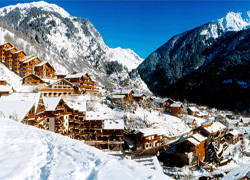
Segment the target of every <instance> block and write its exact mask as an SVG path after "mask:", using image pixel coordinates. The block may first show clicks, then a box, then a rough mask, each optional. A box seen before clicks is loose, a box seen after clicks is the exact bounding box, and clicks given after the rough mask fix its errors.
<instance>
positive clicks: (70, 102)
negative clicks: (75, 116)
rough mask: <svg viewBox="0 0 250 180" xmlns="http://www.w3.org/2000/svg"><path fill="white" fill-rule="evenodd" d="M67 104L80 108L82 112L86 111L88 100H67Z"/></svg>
mask: <svg viewBox="0 0 250 180" xmlns="http://www.w3.org/2000/svg"><path fill="white" fill-rule="evenodd" d="M66 103H67V105H68V106H69V107H70V108H72V109H74V110H78V111H80V112H83V111H86V101H84V102H83V101H82V102H72V101H66Z"/></svg>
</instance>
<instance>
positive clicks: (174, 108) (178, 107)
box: [168, 102, 183, 115]
mask: <svg viewBox="0 0 250 180" xmlns="http://www.w3.org/2000/svg"><path fill="white" fill-rule="evenodd" d="M168 111H170V113H171V114H172V115H179V114H183V105H182V103H181V102H175V103H173V104H171V105H170V107H169V108H168Z"/></svg>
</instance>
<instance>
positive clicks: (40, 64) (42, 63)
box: [35, 61, 48, 67]
mask: <svg viewBox="0 0 250 180" xmlns="http://www.w3.org/2000/svg"><path fill="white" fill-rule="evenodd" d="M46 63H48V61H44V62H41V63H39V64H37V65H35V67H39V66H42V65H44V64H46Z"/></svg>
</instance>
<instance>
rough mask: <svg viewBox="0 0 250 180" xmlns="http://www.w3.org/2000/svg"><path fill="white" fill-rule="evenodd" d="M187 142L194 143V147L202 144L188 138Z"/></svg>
mask: <svg viewBox="0 0 250 180" xmlns="http://www.w3.org/2000/svg"><path fill="white" fill-rule="evenodd" d="M186 141H189V142H190V143H192V144H193V145H195V146H197V145H199V144H200V142H199V141H197V140H195V139H194V138H192V137H190V138H187V139H186Z"/></svg>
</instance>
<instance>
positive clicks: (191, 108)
mask: <svg viewBox="0 0 250 180" xmlns="http://www.w3.org/2000/svg"><path fill="white" fill-rule="evenodd" d="M188 109H189V110H190V111H192V112H200V111H199V109H197V107H188Z"/></svg>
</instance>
